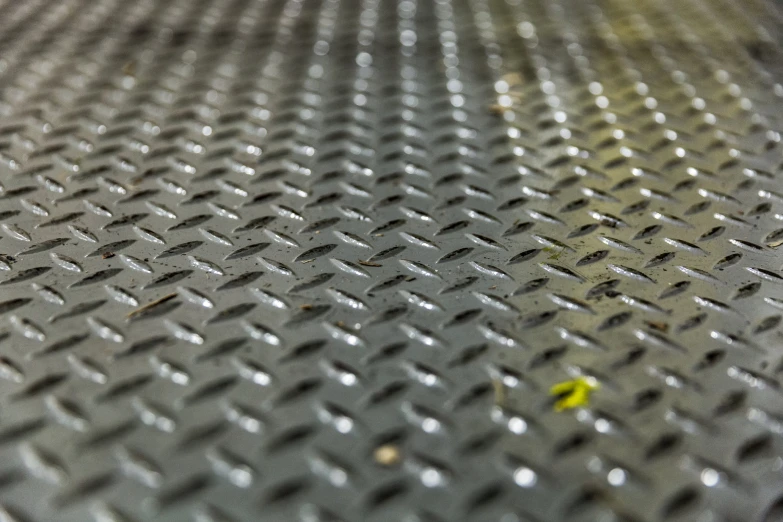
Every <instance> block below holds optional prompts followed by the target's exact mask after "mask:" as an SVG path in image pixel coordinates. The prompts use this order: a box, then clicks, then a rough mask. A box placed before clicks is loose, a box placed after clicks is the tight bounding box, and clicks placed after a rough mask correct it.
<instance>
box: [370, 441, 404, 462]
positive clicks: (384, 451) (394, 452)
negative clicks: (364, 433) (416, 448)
mask: <svg viewBox="0 0 783 522" xmlns="http://www.w3.org/2000/svg"><path fill="white" fill-rule="evenodd" d="M373 457H374V458H375V462H377V463H378V464H380V465H381V466H396V465H397V464H399V463H400V460H402V455H401V453H400V448H398V447H397V446H395V445H393V444H384V445H383V446H379V447H377V448H375V451H374V452H373Z"/></svg>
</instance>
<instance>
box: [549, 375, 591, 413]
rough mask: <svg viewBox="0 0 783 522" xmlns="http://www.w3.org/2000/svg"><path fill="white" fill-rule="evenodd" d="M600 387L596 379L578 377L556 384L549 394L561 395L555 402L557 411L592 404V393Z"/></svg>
mask: <svg viewBox="0 0 783 522" xmlns="http://www.w3.org/2000/svg"><path fill="white" fill-rule="evenodd" d="M600 387H601V385H600V384H598V381H596V380H595V379H589V378H584V377H577V378H576V379H574V380H572V381H565V382H561V383H558V384H555V385H554V386H552V387H551V388H550V389H549V395H555V396H557V397H559V398H558V400H557V402H555V411H558V412H559V411H563V410H570V409H572V408H579V407H580V406H587V405H588V404H590V394H591V393H592V392H593V391H595V390H597V389H598V388H600Z"/></svg>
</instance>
